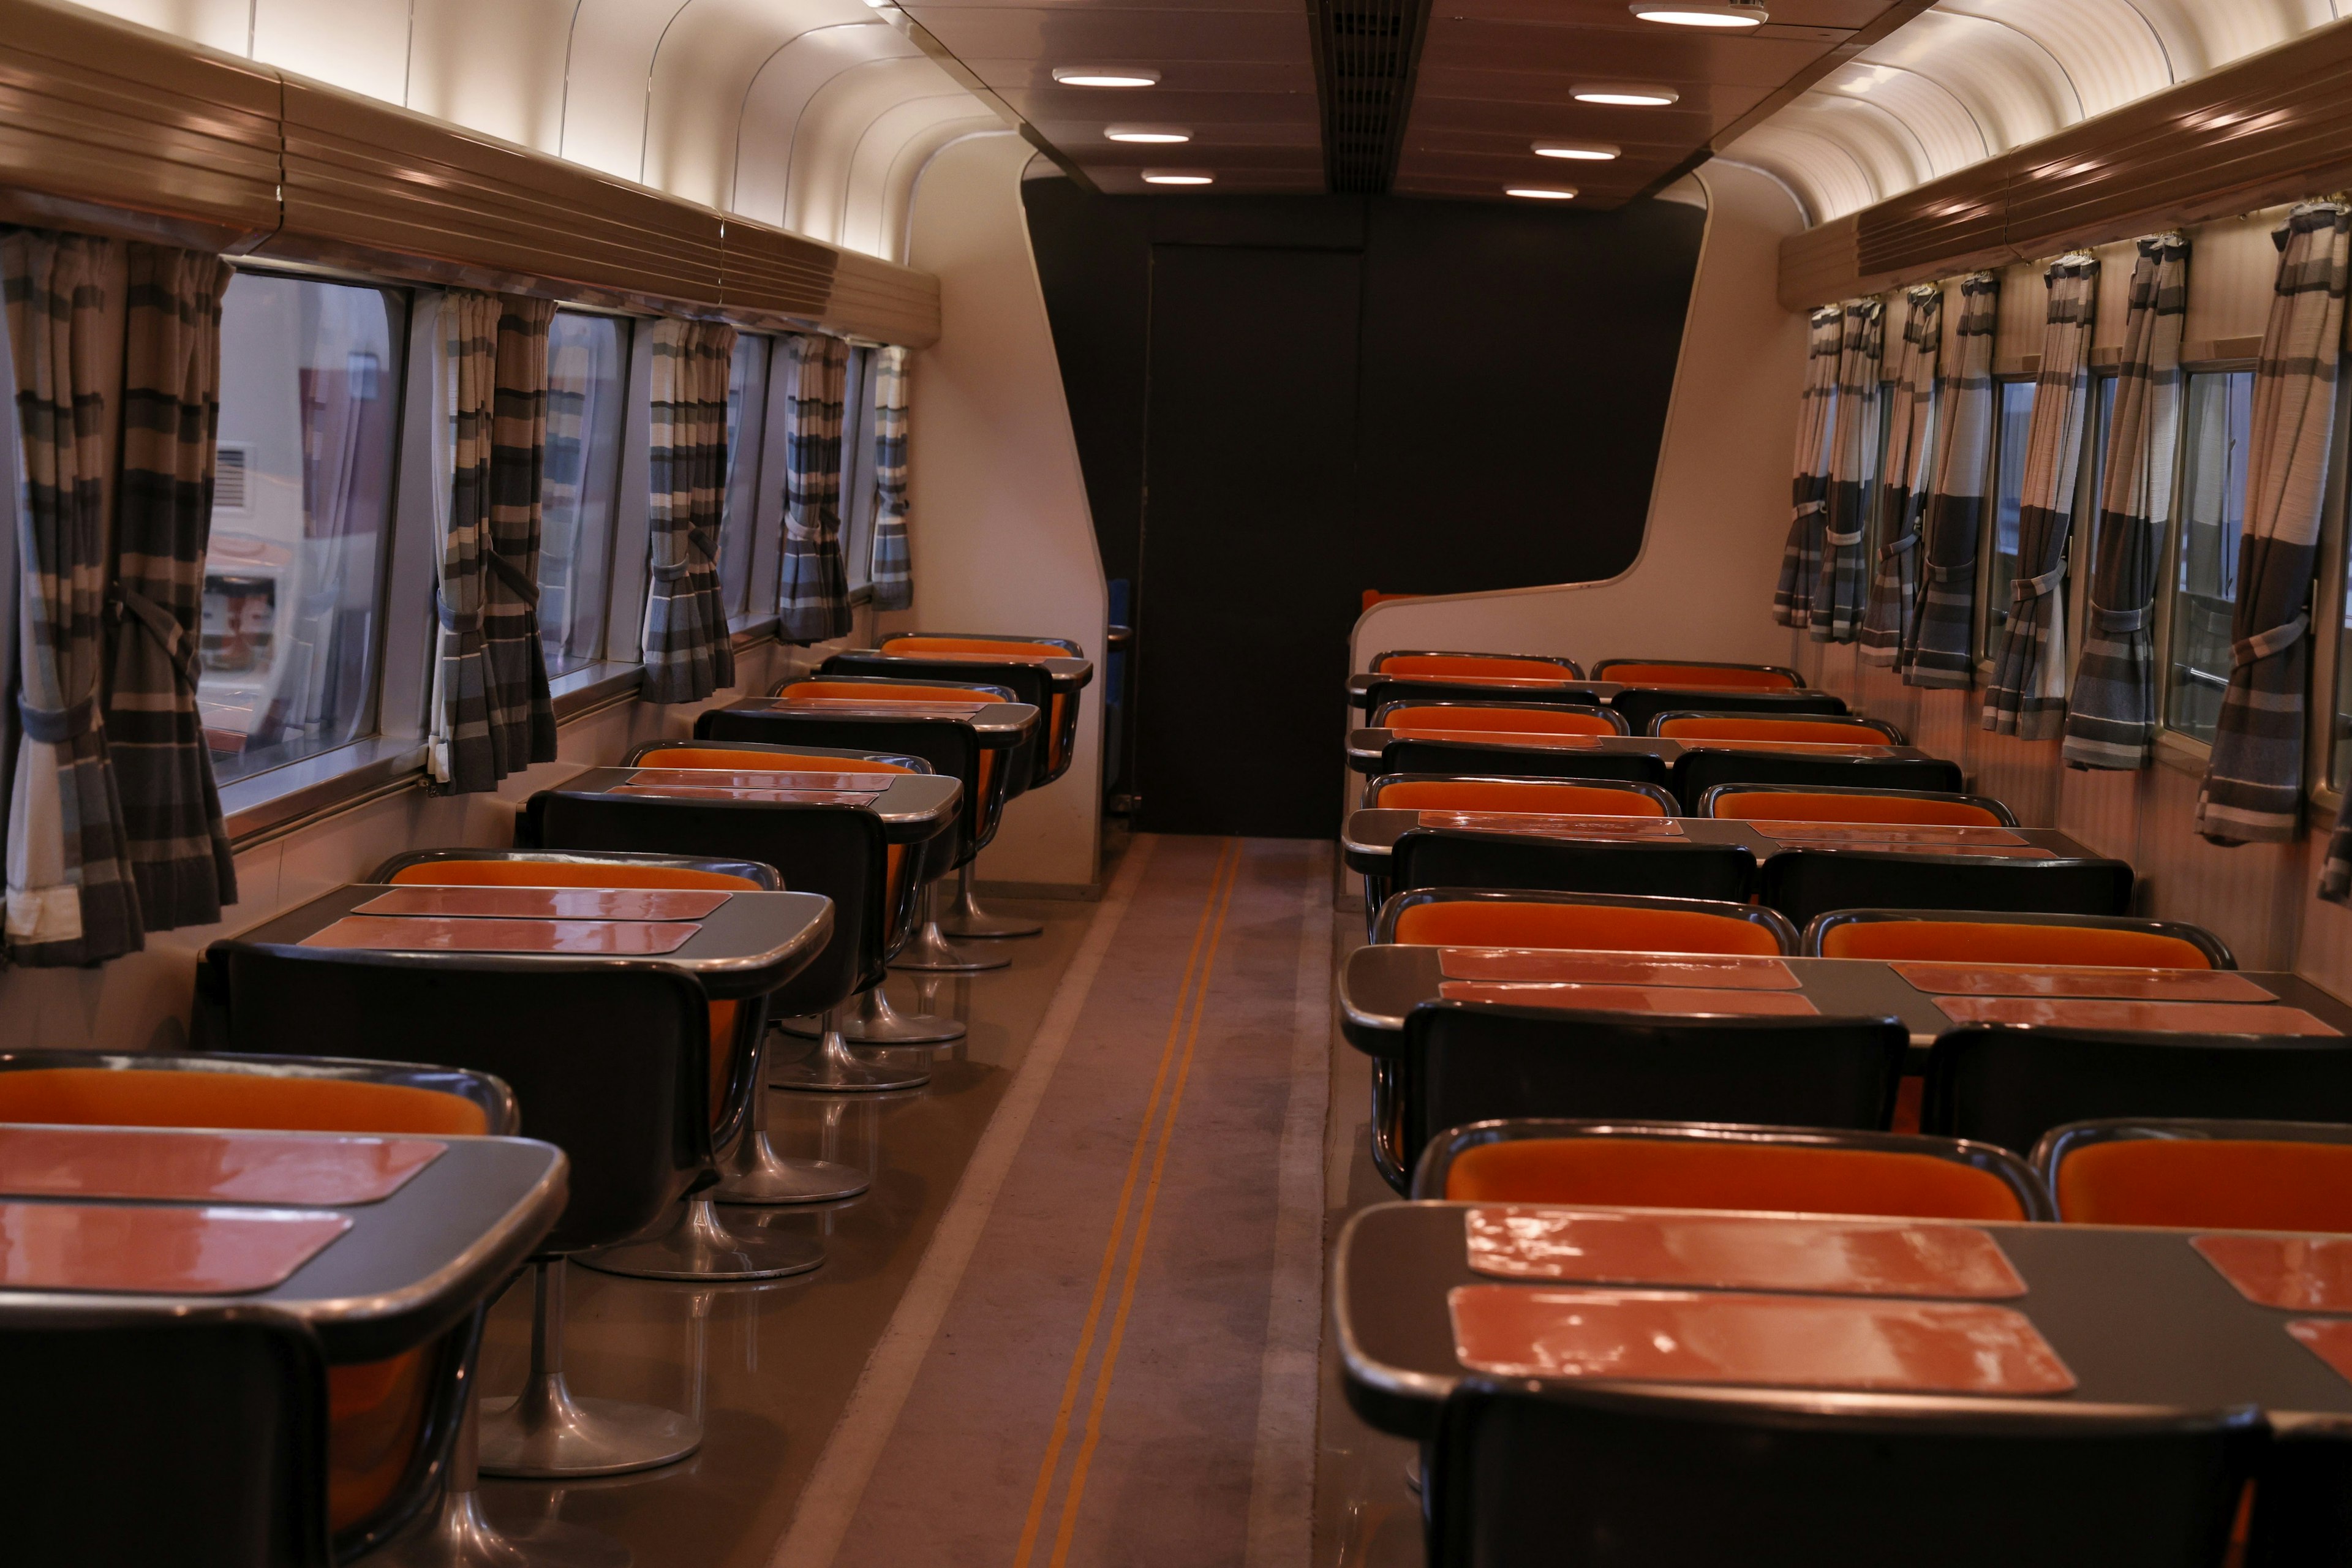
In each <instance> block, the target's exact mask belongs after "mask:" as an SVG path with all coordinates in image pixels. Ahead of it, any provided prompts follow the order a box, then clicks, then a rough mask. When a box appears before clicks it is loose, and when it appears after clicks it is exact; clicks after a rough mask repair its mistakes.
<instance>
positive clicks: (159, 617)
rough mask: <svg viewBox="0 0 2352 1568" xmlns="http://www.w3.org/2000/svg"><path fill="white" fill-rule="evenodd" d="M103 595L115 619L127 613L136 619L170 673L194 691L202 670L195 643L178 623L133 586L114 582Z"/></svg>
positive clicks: (161, 607) (119, 618)
mask: <svg viewBox="0 0 2352 1568" xmlns="http://www.w3.org/2000/svg"><path fill="white" fill-rule="evenodd" d="M107 597H108V599H109V600H110V602H111V607H112V608H113V611H114V616H115V619H117V620H121V618H122V617H123V616H130V617H131V619H132V620H134V621H136V622H138V623H139V628H140V630H142V631H143V632H145V633H146V634H147V635H148V637H151V638H152V639H153V640H154V643H155V646H156V647H160V648H162V649H163V657H164V658H166V659H168V660H170V661H171V665H172V674H173V676H174V677H175V678H176V679H178V680H179V682H180V684H181V685H182V686H184V687H185V688H187V689H189V690H190V691H194V690H195V689H196V685H197V682H198V681H199V680H200V679H202V671H201V670H200V669H199V668H197V662H196V660H197V649H196V645H195V643H194V641H192V640H191V639H190V638H189V637H188V634H187V633H186V632H185V631H184V630H183V629H182V628H181V626H180V623H179V622H178V621H176V620H174V619H173V617H172V616H171V615H170V614H169V613H168V612H167V611H165V610H164V608H163V605H158V604H157V603H156V602H155V601H154V600H152V599H151V598H149V597H148V596H147V595H144V594H142V593H140V592H139V591H138V590H137V589H135V588H126V587H123V586H122V585H121V584H119V583H118V584H115V585H114V587H113V588H111V589H110V590H109V591H108V594H107Z"/></svg>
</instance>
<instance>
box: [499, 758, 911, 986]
mask: <svg viewBox="0 0 2352 1568" xmlns="http://www.w3.org/2000/svg"><path fill="white" fill-rule="evenodd" d="M521 830H522V832H523V833H524V834H526V835H528V836H529V837H530V838H531V840H532V841H533V842H534V843H536V844H538V845H540V846H541V847H544V848H549V849H656V850H660V851H662V852H664V853H666V854H670V855H698V856H714V857H730V858H737V859H743V860H757V861H761V862H763V863H765V864H767V865H770V866H773V867H775V868H777V869H778V870H779V871H781V872H782V873H783V878H784V885H785V886H786V887H787V888H789V889H792V890H793V892H796V893H822V894H824V896H825V897H826V898H828V899H831V900H833V935H832V936H831V937H830V938H828V939H827V940H826V942H825V944H824V952H820V953H818V954H817V956H816V957H815V958H814V959H813V960H812V961H810V963H809V965H808V967H807V968H805V969H803V970H802V971H801V972H800V973H798V974H795V975H794V976H793V978H792V979H791V980H789V981H787V982H786V983H785V984H784V985H783V987H782V989H781V990H779V991H777V992H776V993H775V994H773V995H772V996H770V997H769V998H768V1011H769V1015H770V1016H797V1015H800V1014H804V1013H821V1012H823V1011H824V1009H826V1008H827V1007H833V1006H837V1005H840V1004H841V1003H842V1002H845V1001H846V1000H847V999H848V998H849V997H850V996H851V995H853V994H856V992H857V991H858V990H859V989H860V988H861V987H863V986H866V985H868V984H872V983H873V982H874V981H876V980H878V979H879V978H881V975H882V973H883V963H884V961H885V959H886V957H887V946H886V944H887V941H888V934H889V916H890V913H891V911H890V910H889V908H888V905H887V901H886V900H887V892H888V889H889V886H890V875H889V845H888V844H887V841H886V838H885V834H884V829H883V826H882V819H881V818H880V817H878V816H875V815H874V814H873V813H872V812H870V811H868V810H866V808H865V807H863V806H856V805H770V804H766V803H761V802H751V801H727V800H693V799H686V798H682V797H681V798H671V797H665V796H661V795H595V794H590V793H586V792H581V793H571V792H567V791H563V790H548V791H545V792H543V793H541V794H540V795H533V796H532V797H531V799H530V805H528V806H527V807H526V808H525V811H524V816H523V822H522V829H521Z"/></svg>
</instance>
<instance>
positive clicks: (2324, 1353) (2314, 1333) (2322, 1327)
mask: <svg viewBox="0 0 2352 1568" xmlns="http://www.w3.org/2000/svg"><path fill="white" fill-rule="evenodd" d="M2286 1331H2287V1332H2288V1333H2289V1334H2290V1335H2292V1336H2293V1337H2294V1342H2296V1343H2297V1344H2299V1345H2301V1346H2302V1347H2303V1348H2304V1349H2305V1350H2307V1351H2309V1352H2311V1353H2312V1354H2314V1355H2315V1356H2317V1357H2318V1358H2319V1359H2320V1360H2322V1361H2324V1362H2326V1363H2327V1365H2328V1369H2329V1370H2330V1371H2332V1372H2334V1373H2336V1376H2338V1377H2340V1378H2342V1379H2344V1380H2345V1381H2346V1382H2347V1383H2352V1322H2347V1321H2344V1320H2343V1319H2341V1318H2338V1319H2335V1320H2333V1321H2331V1320H2329V1319H2326V1318H2299V1319H2297V1320H2296V1321H2294V1322H2292V1323H2289V1324H2288V1325H2287V1326H2286Z"/></svg>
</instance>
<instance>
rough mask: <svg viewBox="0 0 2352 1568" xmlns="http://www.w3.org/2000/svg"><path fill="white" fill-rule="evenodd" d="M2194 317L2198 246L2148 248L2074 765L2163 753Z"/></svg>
mask: <svg viewBox="0 0 2352 1568" xmlns="http://www.w3.org/2000/svg"><path fill="white" fill-rule="evenodd" d="M2188 314H2189V242H2188V241H2187V240H2185V239H2183V238H2182V237H2180V236H2179V235H2177V234H2162V235H2155V236H2151V237H2148V238H2147V239H2143V240H2141V241H2140V242H2139V259H2138V260H2137V262H2135V263H2133V266H2132V281H2131V310H2130V313H2129V315H2128V316H2127V317H2126V320H2125V323H2124V358H2123V365H2122V367H2121V369H2120V370H2119V371H2118V372H2117V373H2116V406H2115V412H2114V414H2113V415H2112V416H2110V418H2109V423H2108V426H2107V468H2106V472H2105V474H2104V475H2102V476H2101V478H2100V482H2099V537H2098V553H2097V560H2096V562H2095V564H2094V566H2093V568H2092V572H2091V594H2090V621H2091V624H2090V625H2089V626H2085V627H2084V628H2083V634H2084V635H2083V657H2082V659H2081V661H2080V662H2079V663H2077V664H2076V665H2075V667H2074V701H2073V706H2072V709H2071V710H2070V711H2069V712H2068V713H2067V715H2066V746H2065V752H2064V756H2065V759H2066V765H2067V766H2069V767H2074V768H2124V769H2130V768H2144V767H2146V766H2147V762H2148V758H2149V756H2150V755H2151V754H2152V753H2153V752H2154V750H2155V745H2156V724H2157V720H2156V638H2155V636H2154V634H2153V633H2152V632H2151V631H2150V630H2149V629H2148V626H2149V621H2150V618H2151V617H2152V616H2154V614H2155V609H2156V572H2157V563H2158V560H2159V559H2160V557H2161V554H2162V548H2161V545H2162V535H2161V533H2160V532H2159V531H2160V530H2161V529H2162V528H2163V526H2164V521H2165V520H2166V519H2167V518H2168V517H2170V516H2171V515H2172V480H2173V463H2174V460H2175V458H2176V457H2177V455H2178V453H2179V446H2180V336H2181V328H2182V327H2183V325H2184V324H2185V323H2186V321H2187V319H2188Z"/></svg>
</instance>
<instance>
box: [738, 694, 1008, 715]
mask: <svg viewBox="0 0 2352 1568" xmlns="http://www.w3.org/2000/svg"><path fill="white" fill-rule="evenodd" d="M771 706H772V707H774V708H776V709H778V710H782V711H784V712H788V713H802V712H805V713H842V714H848V715H851V716H853V717H857V718H869V719H877V718H878V719H969V718H971V716H972V715H973V714H975V713H977V712H979V711H980V710H982V709H983V708H993V707H996V706H998V705H997V704H995V703H992V702H885V701H880V700H867V699H865V698H859V697H779V698H777V699H776V700H775V701H774V702H773V703H772V704H771Z"/></svg>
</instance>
